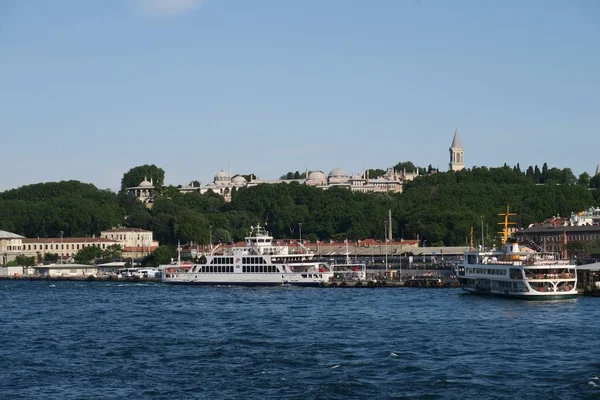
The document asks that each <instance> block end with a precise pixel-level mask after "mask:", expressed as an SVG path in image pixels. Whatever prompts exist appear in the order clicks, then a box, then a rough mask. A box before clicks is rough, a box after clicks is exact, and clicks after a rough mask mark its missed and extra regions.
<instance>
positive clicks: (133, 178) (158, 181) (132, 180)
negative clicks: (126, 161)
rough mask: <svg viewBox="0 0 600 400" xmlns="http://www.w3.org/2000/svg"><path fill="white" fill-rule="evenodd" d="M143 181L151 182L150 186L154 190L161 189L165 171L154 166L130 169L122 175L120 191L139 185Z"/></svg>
mask: <svg viewBox="0 0 600 400" xmlns="http://www.w3.org/2000/svg"><path fill="white" fill-rule="evenodd" d="M144 179H147V180H152V184H153V185H154V187H156V188H159V187H162V186H163V185H164V182H165V171H164V170H163V169H162V168H159V167H157V166H156V165H154V164H152V165H140V166H137V167H134V168H131V169H130V170H129V171H127V172H126V173H124V174H123V178H122V179H121V191H125V189H127V188H128V187H135V186H137V185H139V184H140V182H142V181H143V180H144Z"/></svg>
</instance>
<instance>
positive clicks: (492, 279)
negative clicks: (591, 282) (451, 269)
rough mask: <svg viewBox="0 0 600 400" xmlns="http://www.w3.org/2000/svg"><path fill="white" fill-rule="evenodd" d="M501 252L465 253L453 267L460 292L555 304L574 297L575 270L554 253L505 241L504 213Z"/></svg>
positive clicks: (506, 223) (506, 224)
mask: <svg viewBox="0 0 600 400" xmlns="http://www.w3.org/2000/svg"><path fill="white" fill-rule="evenodd" d="M500 215H503V216H505V219H504V222H503V223H500V224H501V225H504V230H503V232H502V233H503V240H502V242H503V248H502V250H499V251H498V250H490V251H486V250H484V249H481V250H480V251H469V252H467V253H465V257H464V261H463V262H462V263H460V264H459V265H458V266H457V270H456V277H457V278H458V280H459V281H460V283H461V284H462V288H463V290H465V291H467V292H469V293H474V294H483V295H494V296H503V297H511V298H519V299H524V300H558V299H569V298H574V297H577V295H578V292H577V273H576V266H575V265H574V264H572V263H570V262H569V260H563V259H561V258H560V255H559V254H558V253H553V252H538V251H534V250H531V249H528V248H527V249H521V247H520V246H519V244H518V243H517V242H516V241H514V240H512V239H509V232H508V225H509V224H510V222H508V217H509V216H510V215H515V214H511V213H510V212H509V209H508V208H507V212H506V213H504V214H500Z"/></svg>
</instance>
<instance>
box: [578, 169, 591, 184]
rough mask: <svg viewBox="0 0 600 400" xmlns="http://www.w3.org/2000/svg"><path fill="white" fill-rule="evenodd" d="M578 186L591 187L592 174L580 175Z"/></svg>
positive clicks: (584, 173)
mask: <svg viewBox="0 0 600 400" xmlns="http://www.w3.org/2000/svg"><path fill="white" fill-rule="evenodd" d="M577 184H578V185H583V186H585V187H588V186H589V185H590V174H588V173H587V172H583V173H582V174H581V175H579V178H578V179H577Z"/></svg>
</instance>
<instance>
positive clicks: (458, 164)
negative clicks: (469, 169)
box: [450, 130, 465, 171]
mask: <svg viewBox="0 0 600 400" xmlns="http://www.w3.org/2000/svg"><path fill="white" fill-rule="evenodd" d="M463 169H465V151H464V150H463V147H462V143H461V142H460V137H459V136H458V130H455V131H454V138H453V139H452V144H451V145H450V171H462V170H463Z"/></svg>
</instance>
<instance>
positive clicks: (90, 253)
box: [75, 246, 104, 264]
mask: <svg viewBox="0 0 600 400" xmlns="http://www.w3.org/2000/svg"><path fill="white" fill-rule="evenodd" d="M103 255H104V252H103V251H102V249H101V248H100V247H96V246H87V247H84V248H83V249H81V250H79V252H77V254H75V262H76V263H78V264H92V262H93V261H94V260H95V259H97V258H102V256H103Z"/></svg>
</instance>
